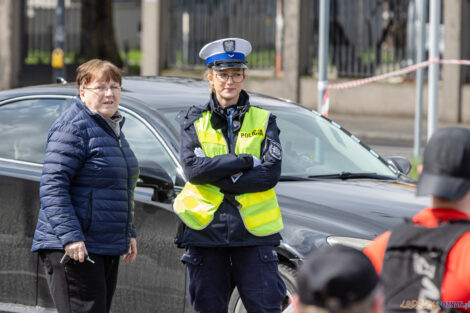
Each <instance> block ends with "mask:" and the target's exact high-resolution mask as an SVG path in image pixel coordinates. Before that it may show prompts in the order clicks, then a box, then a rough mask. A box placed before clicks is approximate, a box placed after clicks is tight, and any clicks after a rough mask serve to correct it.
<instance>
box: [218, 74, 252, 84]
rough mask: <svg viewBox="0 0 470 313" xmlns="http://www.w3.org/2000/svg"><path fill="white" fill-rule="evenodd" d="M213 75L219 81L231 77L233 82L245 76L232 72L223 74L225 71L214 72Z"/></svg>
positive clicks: (238, 81)
mask: <svg viewBox="0 0 470 313" xmlns="http://www.w3.org/2000/svg"><path fill="white" fill-rule="evenodd" d="M215 76H216V77H217V79H218V80H219V81H221V82H224V83H225V82H227V81H228V80H229V78H232V81H233V82H234V83H241V82H242V80H243V78H244V77H245V76H244V75H243V74H242V73H233V74H232V75H229V74H225V73H216V74H215Z"/></svg>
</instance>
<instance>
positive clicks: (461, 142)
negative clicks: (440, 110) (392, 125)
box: [364, 127, 470, 312]
mask: <svg viewBox="0 0 470 313" xmlns="http://www.w3.org/2000/svg"><path fill="white" fill-rule="evenodd" d="M417 195H418V196H424V195H430V196H431V203H430V206H429V207H428V208H426V209H424V210H422V211H421V212H419V213H418V214H417V215H415V216H414V217H413V219H412V221H408V222H406V223H404V224H403V225H400V226H398V227H397V228H396V229H393V230H392V231H391V232H390V231H388V232H386V233H384V234H382V235H380V236H379V237H377V238H376V239H375V240H374V241H373V242H372V243H370V244H369V246H367V247H366V248H365V249H364V253H365V254H366V255H367V256H368V257H369V258H370V259H371V261H372V263H373V264H374V266H375V268H376V270H377V272H378V273H381V275H382V276H383V277H384V283H385V298H386V303H385V311H386V312H403V311H405V310H406V311H410V309H413V311H416V312H418V311H422V310H425V311H429V312H431V311H433V312H437V311H440V310H439V309H438V307H439V306H438V305H437V303H439V301H455V302H449V303H448V304H449V306H450V307H457V308H454V309H458V310H461V311H467V312H470V308H469V307H468V306H467V305H466V303H467V302H468V301H469V300H470V253H469V249H470V221H469V220H470V129H466V128H460V127H451V128H445V129H441V130H438V131H437V132H436V133H435V134H434V135H433V136H432V138H431V139H430V140H429V142H428V144H427V145H426V148H425V150H424V154H423V172H422V174H421V175H420V177H419V180H418V186H417ZM447 308H448V307H447ZM442 309H446V307H442Z"/></svg>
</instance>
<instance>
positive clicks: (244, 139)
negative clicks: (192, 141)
mask: <svg viewBox="0 0 470 313" xmlns="http://www.w3.org/2000/svg"><path fill="white" fill-rule="evenodd" d="M210 117H211V113H210V112H209V111H205V112H203V114H202V116H201V117H200V118H199V119H198V120H197V121H196V122H194V127H195V129H196V133H197V136H198V139H199V142H200V143H201V148H202V150H203V151H204V155H205V156H206V157H214V156H217V155H222V154H227V153H228V147H227V143H226V141H225V138H224V136H223V134H222V132H221V131H220V130H218V129H214V128H212V125H211V123H210ZM268 121H269V112H268V111H266V110H263V109H260V108H256V107H250V109H249V111H248V112H246V113H245V116H244V118H243V124H242V126H241V128H240V131H239V132H238V137H237V142H236V146H235V153H236V154H237V155H238V154H251V155H254V156H256V157H258V158H260V157H261V143H262V142H263V140H264V138H265V136H266V128H267V125H268ZM236 199H237V201H238V202H239V203H240V204H241V209H240V215H241V217H242V220H243V223H244V224H245V227H246V229H247V230H248V231H249V232H250V233H252V234H253V235H256V236H267V235H271V234H274V233H277V232H279V231H280V230H281V229H282V228H283V223H282V217H281V210H280V208H279V204H278V202H277V198H276V194H275V192H274V189H269V190H266V191H262V192H254V193H246V194H241V195H238V196H237V197H236ZM222 200H223V193H221V192H220V189H219V188H218V187H216V186H213V185H209V184H206V185H193V184H191V183H189V182H188V183H186V185H185V186H184V189H183V191H181V193H180V194H179V195H178V196H177V197H176V200H175V202H174V204H173V208H174V211H175V212H176V213H177V214H178V215H179V216H180V218H181V219H182V220H183V222H184V223H185V224H186V225H187V226H188V227H190V228H193V229H196V230H201V229H203V228H205V227H206V226H207V225H209V224H210V222H211V221H212V219H213V218H214V214H215V211H217V209H218V208H219V206H220V204H221V203H222Z"/></svg>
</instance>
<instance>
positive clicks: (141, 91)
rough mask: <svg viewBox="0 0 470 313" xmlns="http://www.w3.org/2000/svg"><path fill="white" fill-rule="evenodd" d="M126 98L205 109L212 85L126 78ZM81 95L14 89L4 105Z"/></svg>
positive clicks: (0, 96)
mask: <svg viewBox="0 0 470 313" xmlns="http://www.w3.org/2000/svg"><path fill="white" fill-rule="evenodd" d="M122 87H123V89H122V96H123V97H130V98H133V99H136V100H138V102H139V103H140V105H144V106H147V107H149V108H151V109H157V110H158V109H168V108H176V107H177V108H181V107H187V106H191V105H203V104H205V103H207V100H208V98H209V93H210V91H209V83H208V82H206V81H202V80H199V79H193V78H182V77H161V76H126V77H123V82H122ZM48 94H51V95H65V96H75V95H77V94H78V92H77V86H76V85H75V83H67V84H49V85H39V86H31V87H23V88H16V89H10V90H5V91H1V92H0V101H4V100H7V99H9V98H14V97H20V96H25V95H48ZM249 95H250V102H251V103H252V104H254V105H259V106H270V107H273V106H281V107H293V106H295V107H300V105H299V104H297V103H295V102H292V101H289V100H283V99H279V98H275V97H270V96H267V95H262V94H257V93H251V92H249Z"/></svg>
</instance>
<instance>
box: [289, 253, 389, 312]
mask: <svg viewBox="0 0 470 313" xmlns="http://www.w3.org/2000/svg"><path fill="white" fill-rule="evenodd" d="M297 288H298V294H297V295H295V296H294V297H293V312H295V313H381V312H382V311H383V299H384V297H383V291H382V287H381V283H380V282H379V277H378V275H377V273H376V272H375V269H374V267H373V265H372V263H371V262H370V260H369V259H368V258H367V257H366V256H365V255H364V254H363V253H362V252H361V251H359V250H356V249H353V248H350V247H346V246H342V245H337V246H332V247H325V248H320V249H318V250H316V251H315V252H313V253H312V254H311V256H310V257H309V258H307V260H305V262H304V263H303V264H302V265H301V266H300V269H299V271H298V272H297ZM291 312H292V311H291Z"/></svg>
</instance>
